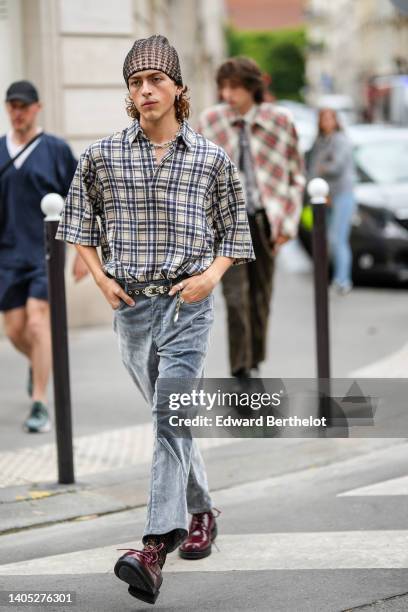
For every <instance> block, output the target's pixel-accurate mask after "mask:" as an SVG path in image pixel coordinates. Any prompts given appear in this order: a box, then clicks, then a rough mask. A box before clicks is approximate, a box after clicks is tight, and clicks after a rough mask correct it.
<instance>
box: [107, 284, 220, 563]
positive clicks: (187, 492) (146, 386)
mask: <svg viewBox="0 0 408 612" xmlns="http://www.w3.org/2000/svg"><path fill="white" fill-rule="evenodd" d="M155 284H168V283H166V281H164V282H163V283H155ZM135 302H136V305H135V306H133V307H131V306H128V305H127V304H125V302H122V303H121V305H120V306H119V308H118V309H117V310H116V311H115V313H114V330H115V332H116V333H117V336H118V340H119V348H120V352H121V356H122V360H123V363H124V364H125V366H126V368H127V370H128V371H129V373H130V375H131V377H132V379H133V381H134V382H135V383H136V385H137V387H138V388H139V389H140V391H141V393H142V394H143V396H144V397H145V399H146V401H147V402H148V403H149V405H150V406H151V407H152V416H153V431H154V436H155V440H154V450H153V460H152V471H151V481H150V494H149V501H148V505H147V521H146V526H145V530H144V535H143V542H145V541H146V539H147V536H148V535H152V534H156V535H158V534H168V533H170V532H171V540H172V541H171V543H170V544H169V546H168V549H169V552H170V551H171V550H174V549H175V548H176V547H177V546H178V545H179V544H181V542H182V541H183V540H184V539H185V537H186V536H187V534H188V513H190V514H194V513H198V512H208V511H209V510H210V509H211V507H212V503H211V498H210V495H209V492H208V483H207V476H206V471H205V467H204V462H203V459H202V457H201V454H200V451H199V448H198V445H197V442H196V440H194V439H189V438H177V437H173V436H169V437H161V436H158V435H157V412H158V407H157V381H158V379H159V378H165V379H175V378H178V379H180V378H187V379H190V378H195V379H197V378H201V377H202V375H203V368H204V359H205V357H206V354H207V350H208V341H209V332H210V328H211V325H212V322H213V296H212V295H210V296H208V297H207V298H205V299H204V300H201V301H199V302H195V303H191V304H188V303H186V302H184V303H183V304H182V306H181V308H180V312H179V318H178V320H177V321H176V322H174V314H175V308H176V296H174V297H169V296H168V295H158V296H154V297H147V296H144V295H138V296H136V297H135Z"/></svg>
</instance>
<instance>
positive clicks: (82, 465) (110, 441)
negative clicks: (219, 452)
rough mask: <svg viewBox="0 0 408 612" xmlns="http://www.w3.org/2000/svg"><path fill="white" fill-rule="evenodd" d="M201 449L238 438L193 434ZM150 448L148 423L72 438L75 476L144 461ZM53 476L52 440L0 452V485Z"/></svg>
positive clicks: (54, 450)
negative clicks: (196, 435)
mask: <svg viewBox="0 0 408 612" xmlns="http://www.w3.org/2000/svg"><path fill="white" fill-rule="evenodd" d="M197 442H198V445H199V447H200V448H201V449H202V450H206V449H209V448H214V447H217V446H223V445H225V444H235V443H237V442H240V439H239V438H197ZM152 452H153V428H152V424H151V423H144V424H143V425H135V426H134V427H125V428H121V429H113V430H109V431H104V432H102V433H98V434H92V435H89V436H81V437H78V438H75V439H74V455H75V473H76V475H77V477H83V476H86V475H89V474H98V473H101V472H105V471H108V470H116V469H118V470H120V469H122V468H126V467H130V466H132V465H140V464H148V463H150V461H151V457H152ZM56 480H57V450H56V445H55V444H44V445H43V446H37V447H35V448H33V447H28V448H21V449H17V450H16V451H6V452H3V453H0V488H2V487H9V486H16V485H26V484H32V483H36V482H47V481H56Z"/></svg>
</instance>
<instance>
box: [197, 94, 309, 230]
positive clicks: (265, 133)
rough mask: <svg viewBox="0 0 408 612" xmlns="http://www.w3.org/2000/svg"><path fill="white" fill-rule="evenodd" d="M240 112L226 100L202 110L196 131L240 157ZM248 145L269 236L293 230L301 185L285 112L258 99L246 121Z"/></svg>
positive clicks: (299, 163)
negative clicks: (225, 102) (233, 108)
mask: <svg viewBox="0 0 408 612" xmlns="http://www.w3.org/2000/svg"><path fill="white" fill-rule="evenodd" d="M240 120H241V118H240V117H239V116H238V115H237V114H236V113H235V112H234V111H233V110H232V109H231V108H230V107H229V106H228V105H226V104H218V105H217V106H213V107H212V108H209V109H207V110H206V111H204V112H203V113H202V114H201V116H200V119H199V123H198V128H197V131H198V132H200V133H201V134H203V136H205V137H206V138H208V139H209V140H212V141H213V142H214V143H216V144H218V145H219V146H221V147H223V149H224V150H225V151H226V153H227V154H228V156H229V157H230V158H231V160H232V161H233V162H234V163H235V165H238V162H239V159H238V158H239V125H240ZM250 146H251V153H252V158H253V163H254V168H255V175H256V181H257V186H258V189H259V193H260V195H261V199H262V205H263V207H264V208H265V211H266V214H267V216H268V219H269V222H270V224H271V227H272V232H273V235H274V237H275V238H276V236H278V235H279V234H284V235H285V236H289V237H290V238H293V237H295V236H296V234H297V228H298V224H299V217H300V212H301V208H302V198H303V190H304V186H305V177H304V168H303V157H302V155H301V153H300V150H299V146H298V137H297V133H296V129H295V126H294V125H293V122H292V121H291V119H290V115H289V113H288V112H287V111H286V110H285V109H283V108H280V107H277V106H275V105H274V104H271V103H268V102H264V103H262V104H260V105H257V108H256V112H255V113H254V115H253V121H252V122H251V125H250Z"/></svg>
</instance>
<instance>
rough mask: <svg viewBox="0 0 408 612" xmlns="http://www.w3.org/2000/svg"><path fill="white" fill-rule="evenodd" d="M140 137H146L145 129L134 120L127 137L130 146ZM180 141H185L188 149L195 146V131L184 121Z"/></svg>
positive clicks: (179, 135) (180, 131) (179, 136)
mask: <svg viewBox="0 0 408 612" xmlns="http://www.w3.org/2000/svg"><path fill="white" fill-rule="evenodd" d="M139 135H143V136H144V137H145V135H144V132H143V129H142V127H141V125H140V123H139V121H138V120H137V119H135V120H134V122H133V123H132V125H131V126H130V127H129V128H128V132H127V137H128V140H129V142H130V144H133V142H134V141H135V140H136V138H137V137H138V136H139ZM177 137H178V139H179V140H183V142H184V144H185V145H186V147H187V148H188V149H191V148H192V147H193V146H194V143H195V140H196V136H195V133H194V131H193V130H192V129H191V127H190V126H189V125H188V123H187V121H183V122H182V124H181V127H180V130H179V133H178V136H177Z"/></svg>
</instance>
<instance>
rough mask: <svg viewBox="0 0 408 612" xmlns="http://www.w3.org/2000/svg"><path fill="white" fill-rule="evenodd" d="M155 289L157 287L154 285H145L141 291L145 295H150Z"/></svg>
mask: <svg viewBox="0 0 408 612" xmlns="http://www.w3.org/2000/svg"><path fill="white" fill-rule="evenodd" d="M156 289H157V287H156V285H148V286H147V287H145V288H144V289H143V293H144V294H145V295H147V297H152V296H153V295H154V291H155V290H156Z"/></svg>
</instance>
